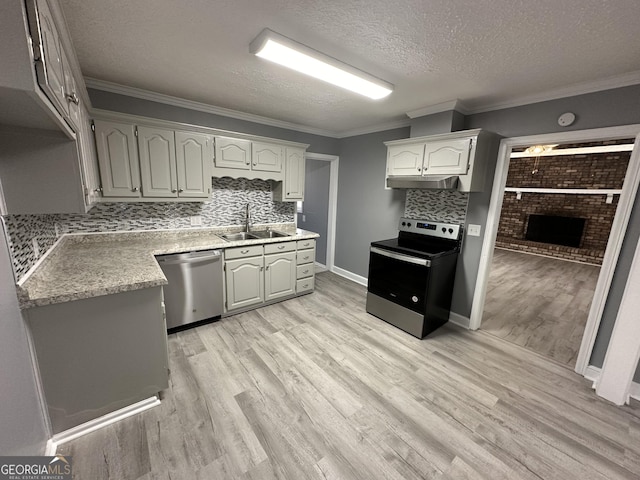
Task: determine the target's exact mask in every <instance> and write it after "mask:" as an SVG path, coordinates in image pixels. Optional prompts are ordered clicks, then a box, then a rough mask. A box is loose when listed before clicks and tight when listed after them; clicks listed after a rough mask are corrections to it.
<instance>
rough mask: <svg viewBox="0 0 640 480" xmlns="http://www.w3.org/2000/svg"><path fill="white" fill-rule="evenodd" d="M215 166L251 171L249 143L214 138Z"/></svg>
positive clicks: (233, 139)
mask: <svg viewBox="0 0 640 480" xmlns="http://www.w3.org/2000/svg"><path fill="white" fill-rule="evenodd" d="M215 140H216V148H215V150H216V157H215V166H216V167H222V168H234V169H240V170H250V169H251V142H250V141H248V140H241V139H238V138H228V137H216V139H215Z"/></svg>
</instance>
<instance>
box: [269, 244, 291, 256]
mask: <svg viewBox="0 0 640 480" xmlns="http://www.w3.org/2000/svg"><path fill="white" fill-rule="evenodd" d="M295 249H296V242H279V243H267V244H265V246H264V253H265V255H268V254H270V253H282V252H292V251H294V250H295Z"/></svg>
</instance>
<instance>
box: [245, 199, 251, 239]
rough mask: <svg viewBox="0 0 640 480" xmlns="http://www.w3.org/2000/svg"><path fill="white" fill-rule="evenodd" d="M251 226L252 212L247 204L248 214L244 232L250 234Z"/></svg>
mask: <svg viewBox="0 0 640 480" xmlns="http://www.w3.org/2000/svg"><path fill="white" fill-rule="evenodd" d="M250 225H251V211H250V210H249V204H248V203H247V213H246V217H245V224H244V231H245V232H247V233H249V226H250Z"/></svg>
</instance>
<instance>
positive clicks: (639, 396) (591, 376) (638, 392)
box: [584, 365, 640, 402]
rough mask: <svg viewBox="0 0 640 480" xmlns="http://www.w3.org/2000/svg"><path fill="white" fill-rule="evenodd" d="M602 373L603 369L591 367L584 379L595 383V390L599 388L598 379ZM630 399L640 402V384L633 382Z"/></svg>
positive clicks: (588, 368)
mask: <svg viewBox="0 0 640 480" xmlns="http://www.w3.org/2000/svg"><path fill="white" fill-rule="evenodd" d="M601 373H602V369H601V368H600V367H596V366H594V365H589V366H588V367H587V368H586V369H585V371H584V378H586V379H587V380H591V381H592V382H593V385H592V386H591V388H593V389H594V390H595V389H596V388H597V387H598V379H599V378H600V375H601ZM629 397H630V398H633V399H634V400H638V401H640V383H637V382H631V386H630V387H629ZM627 402H628V399H627Z"/></svg>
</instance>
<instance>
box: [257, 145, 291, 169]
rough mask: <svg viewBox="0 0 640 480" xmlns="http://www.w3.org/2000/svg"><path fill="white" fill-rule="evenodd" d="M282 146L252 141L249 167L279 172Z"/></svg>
mask: <svg viewBox="0 0 640 480" xmlns="http://www.w3.org/2000/svg"><path fill="white" fill-rule="evenodd" d="M283 150H284V148H283V147H281V146H280V145H275V144H273V143H260V142H252V144H251V157H252V162H251V168H252V169H253V170H259V171H262V172H281V171H282V157H283Z"/></svg>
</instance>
